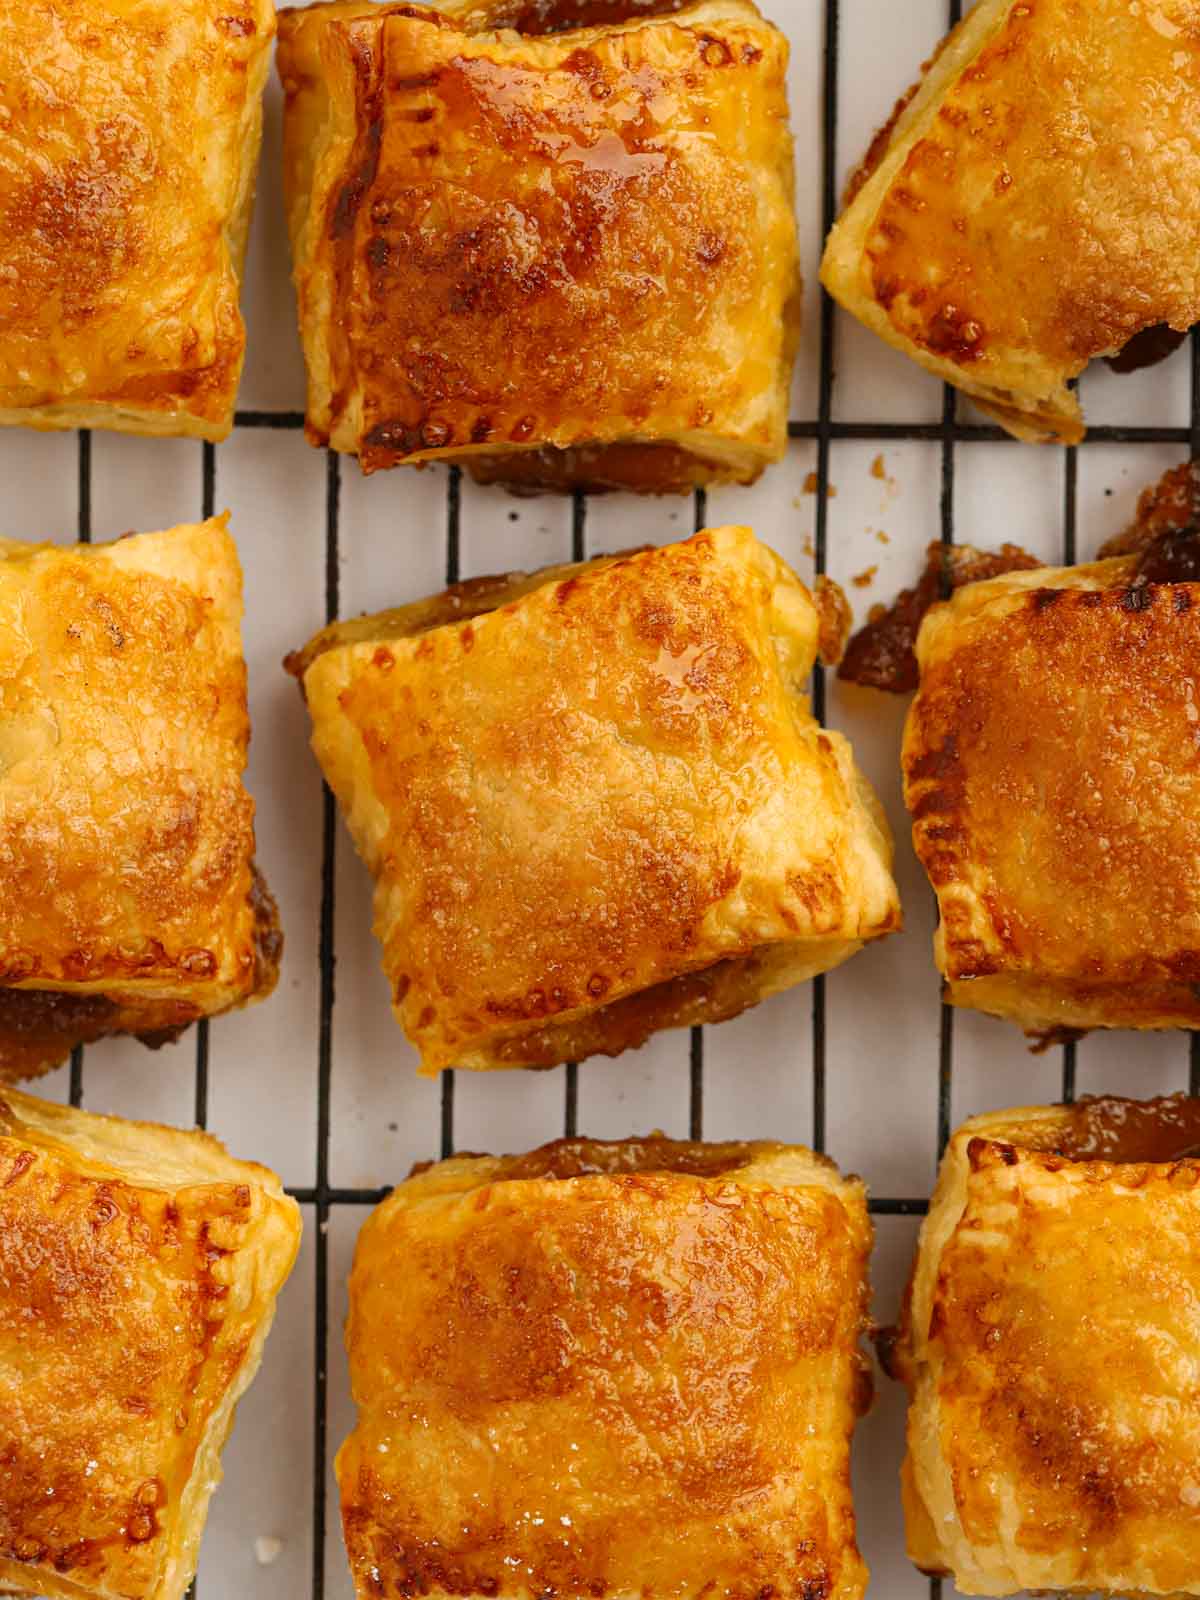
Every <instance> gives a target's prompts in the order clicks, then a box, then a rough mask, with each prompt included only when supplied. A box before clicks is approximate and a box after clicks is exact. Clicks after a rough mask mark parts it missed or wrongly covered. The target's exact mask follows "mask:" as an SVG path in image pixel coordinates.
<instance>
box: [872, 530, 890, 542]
mask: <svg viewBox="0 0 1200 1600" xmlns="http://www.w3.org/2000/svg"><path fill="white" fill-rule="evenodd" d="M875 537H876V538H877V539H878V540H879V542H880V544H891V542H892V540H891V535H890V534H886V533H884V531H883V529H882V528H876V530H875Z"/></svg>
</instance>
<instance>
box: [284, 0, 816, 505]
mask: <svg viewBox="0 0 1200 1600" xmlns="http://www.w3.org/2000/svg"><path fill="white" fill-rule="evenodd" d="M668 11H669V12H671V13H672V14H670V15H664V14H662V13H663V12H668ZM656 13H657V14H656ZM593 24H594V25H593ZM564 26H566V27H567V28H568V30H569V31H567V32H560V31H554V30H558V29H561V28H562V27H564ZM786 67H787V44H786V42H785V40H784V39H783V37H782V35H781V34H780V33H778V32H777V31H776V29H775V28H773V27H771V26H770V25H769V24H768V23H766V22H764V21H763V19H762V18H761V17H760V16H759V14H758V12H757V10H756V9H755V8H754V6H753V5H752V4H750V3H749V0H700V3H698V4H693V5H689V6H685V7H683V8H682V9H679V8H677V7H673V6H671V5H663V6H654V5H639V4H634V3H630V4H628V5H622V4H619V3H618V4H608V5H605V4H602V3H589V0H565V3H563V4H554V3H552V4H549V5H547V4H545V3H540V4H539V3H529V4H520V3H517V4H513V3H511V0H494V3H492V4H482V5H481V4H476V3H474V0H459V3H457V4H455V3H453V0H452V3H450V4H447V5H445V6H442V7H441V8H440V9H438V10H436V11H435V10H426V9H425V8H424V7H413V6H410V5H407V4H399V5H379V4H375V3H374V0H335V3H333V4H325V5H314V6H310V7H308V8H306V9H297V10H287V11H284V12H282V13H281V15H280V38H279V70H280V75H281V77H282V79H283V84H284V90H285V94H286V103H285V124H284V140H285V144H284V165H285V179H286V185H287V204H288V217H289V227H290V231H291V236H292V250H293V257H294V263H295V279H296V286H297V291H298V295H299V306H300V330H301V337H302V339H303V343H304V353H305V358H306V361H307V365H308V435H309V438H310V439H311V440H312V441H313V443H314V444H331V445H332V446H333V447H334V449H336V450H345V451H350V452H353V453H356V454H357V455H358V458H359V461H360V462H361V464H362V467H363V470H364V471H366V472H373V471H375V470H376V469H377V468H379V467H390V466H395V465H397V464H399V463H403V462H421V461H431V460H446V461H461V462H463V464H464V465H465V466H467V467H468V468H469V469H470V470H471V471H472V472H473V473H474V474H475V476H476V477H478V478H480V479H481V480H483V481H495V480H499V481H503V482H508V483H513V484H517V485H520V486H523V487H526V488H536V487H552V488H566V487H570V486H572V485H582V486H588V487H599V488H612V487H618V488H630V489H642V490H651V491H664V490H678V489H684V488H688V487H690V486H691V485H693V484H699V483H716V482H727V481H732V482H737V483H749V482H752V481H753V480H754V479H755V478H756V477H757V476H758V475H759V473H760V472H761V471H762V469H763V467H764V466H765V465H766V464H767V463H768V462H771V461H776V460H778V459H779V457H780V456H782V454H783V452H784V448H785V445H786V437H787V398H788V386H789V381H790V376H791V367H792V360H793V357H794V355H795V349H796V344H797V339H798V335H799V317H800V279H799V267H798V257H797V248H796V236H795V224H794V219H793V213H792V144H791V136H790V134H789V132H788V122H787V101H786V90H785V72H786Z"/></svg>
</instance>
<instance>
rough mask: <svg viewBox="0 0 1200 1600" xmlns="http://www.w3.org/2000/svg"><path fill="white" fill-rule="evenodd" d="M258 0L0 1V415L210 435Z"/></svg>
mask: <svg viewBox="0 0 1200 1600" xmlns="http://www.w3.org/2000/svg"><path fill="white" fill-rule="evenodd" d="M274 34H275V7H274V5H273V4H272V0H0V83H2V84H3V86H4V116H3V120H0V423H24V424H26V425H27V426H31V427H38V428H79V427H85V428H116V429H118V430H120V431H124V432H128V433H153V434H189V435H194V436H196V437H199V438H203V439H223V438H224V437H225V435H226V434H227V433H228V432H229V429H230V427H231V426H232V423H233V407H234V399H235V397H236V394H237V386H238V379H239V377H240V375H241V370H242V354H243V350H244V348H245V329H244V328H243V325H242V317H241V313H240V311H239V309H238V286H239V275H240V273H241V269H242V259H243V256H244V255H245V250H246V238H247V234H248V232H249V227H250V207H251V202H252V199H253V195H254V180H255V175H256V171H257V167H258V151H259V140H260V135H261V130H262V93H263V85H264V83H265V81H266V75H267V65H268V61H269V53H270V46H271V40H272V39H273V37H274Z"/></svg>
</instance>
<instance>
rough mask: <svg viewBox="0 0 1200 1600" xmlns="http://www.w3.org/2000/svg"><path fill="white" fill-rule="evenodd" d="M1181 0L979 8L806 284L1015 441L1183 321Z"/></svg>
mask: <svg viewBox="0 0 1200 1600" xmlns="http://www.w3.org/2000/svg"><path fill="white" fill-rule="evenodd" d="M1198 93H1200V7H1198V6H1197V5H1196V0H1154V3H1153V4H1150V3H1147V4H1144V5H1133V4H1130V0H1088V3H1086V4H1082V3H1080V0H980V3H979V4H978V5H976V6H975V7H974V8H973V9H972V10H971V11H970V12H969V13H968V15H967V16H966V17H965V18H964V19H963V21H962V22H961V23H960V24H959V26H958V27H957V28H956V29H955V30H954V31H953V32H952V33H951V34H950V35H949V36H948V38H947V39H946V40H945V41H944V42H943V44H942V46H941V47H940V49H939V51H938V52H937V54H936V55H935V56H934V58H933V60H932V62H930V63H929V64H928V65H927V67H926V70H925V74H924V77H923V79H922V80H921V82H920V84H919V85H918V87H917V88H916V89H915V90H914V91H913V92H912V93H911V95H910V96H908V97H906V98H905V100H903V101H901V103H900V105H899V106H898V107H897V108H896V112H895V113H894V115H893V120H892V122H891V123H890V124H889V125H888V127H887V128H886V129H885V130H884V131H883V133H882V134H881V135H880V136H879V137H878V138H877V139H876V141H875V143H874V145H873V146H872V148H871V151H870V153H869V154H868V157H867V160H866V162H865V163H864V166H863V168H862V169H860V171H859V173H858V174H857V176H856V178H855V179H854V180H853V181H852V183H851V187H850V191H849V195H848V198H847V204H846V209H845V211H844V212H843V214H842V217H841V219H840V221H839V222H838V224H837V226H836V227H835V228H834V230H833V232H832V233H831V235H830V237H829V242H828V245H827V248H826V251H825V259H824V262H823V264H822V269H821V281H822V282H823V283H824V284H825V287H826V288H827V289H828V290H829V292H830V293H831V294H832V295H834V296H835V298H836V299H838V300H839V301H840V302H841V303H842V305H843V306H845V307H846V309H847V310H848V311H851V312H853V314H854V315H855V316H856V317H857V318H858V319H859V320H860V321H861V322H863V323H865V325H866V326H867V327H868V328H871V329H872V330H873V331H874V332H876V333H878V334H879V335H880V336H881V337H882V338H884V339H886V340H887V342H888V343H889V344H892V345H894V346H895V347H896V348H897V349H899V350H902V351H904V353H905V354H906V355H909V356H911V357H912V358H913V360H915V361H918V362H919V363H920V364H921V365H922V366H923V367H925V368H927V369H928V370H929V371H930V372H933V373H935V374H936V375H937V376H938V377H940V378H943V379H945V380H946V381H947V382H949V383H953V384H956V385H957V386H958V387H959V388H960V389H962V390H964V391H965V392H966V393H967V394H969V395H970V396H971V398H972V399H973V400H974V401H975V402H976V404H977V405H979V406H980V407H981V408H982V409H983V410H984V411H986V412H988V413H990V414H991V415H992V416H994V417H995V418H996V420H997V421H998V422H1000V423H1002V424H1003V426H1004V427H1005V428H1007V429H1008V430H1009V432H1010V433H1014V434H1016V435H1017V437H1018V438H1023V439H1032V440H1047V439H1059V440H1063V441H1065V442H1068V443H1073V442H1074V441H1076V440H1078V439H1080V438H1081V437H1082V436H1083V431H1084V430H1083V421H1082V417H1081V413H1080V409H1079V403H1078V401H1077V399H1076V398H1075V396H1074V394H1073V393H1071V392H1070V391H1069V390H1068V388H1067V385H1068V383H1069V381H1070V380H1071V379H1072V378H1074V377H1076V376H1077V375H1078V374H1079V373H1080V372H1082V370H1083V368H1084V367H1085V366H1086V365H1087V363H1088V362H1089V361H1090V360H1091V359H1092V357H1093V356H1099V355H1105V354H1110V353H1115V352H1119V351H1121V350H1122V349H1123V348H1124V347H1125V346H1126V345H1127V344H1128V343H1129V341H1130V340H1132V339H1133V338H1134V337H1135V336H1136V335H1138V334H1139V333H1140V332H1141V331H1142V330H1144V329H1148V328H1151V327H1153V326H1154V325H1156V324H1160V323H1166V324H1169V325H1170V327H1171V328H1174V329H1186V328H1189V327H1191V325H1192V324H1193V323H1194V322H1196V321H1198V320H1200V279H1197V275H1196V272H1195V270H1194V267H1193V263H1194V261H1195V260H1196V257H1197V253H1198V251H1200V199H1197V195H1200V126H1198V125H1197V123H1196V120H1195V117H1194V115H1193V107H1194V105H1195V102H1196V97H1197V94H1198Z"/></svg>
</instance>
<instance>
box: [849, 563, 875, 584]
mask: <svg viewBox="0 0 1200 1600" xmlns="http://www.w3.org/2000/svg"><path fill="white" fill-rule="evenodd" d="M878 571H879V568H878V567H867V568H865V569H864V570H863V571H862V572H856V573H855V574H854V576H853V577H852V578H851V579H850V582H851V583H852V584H853V585H854V587H855V588H856V589H867V588H869V587H870V586H871V583H872V582H873V581H874V578H875V574H876V573H877V572H878Z"/></svg>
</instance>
